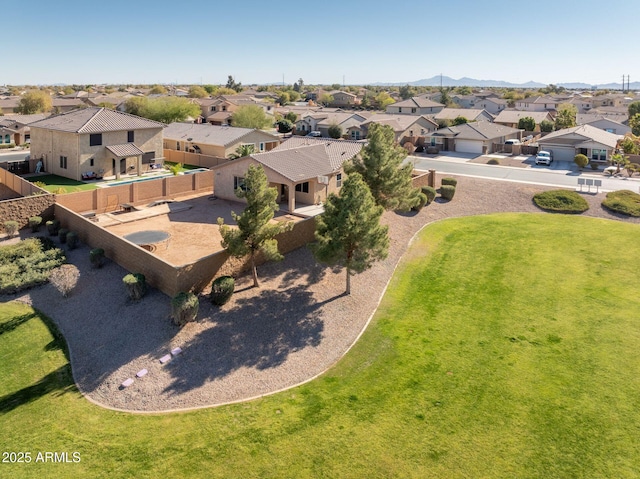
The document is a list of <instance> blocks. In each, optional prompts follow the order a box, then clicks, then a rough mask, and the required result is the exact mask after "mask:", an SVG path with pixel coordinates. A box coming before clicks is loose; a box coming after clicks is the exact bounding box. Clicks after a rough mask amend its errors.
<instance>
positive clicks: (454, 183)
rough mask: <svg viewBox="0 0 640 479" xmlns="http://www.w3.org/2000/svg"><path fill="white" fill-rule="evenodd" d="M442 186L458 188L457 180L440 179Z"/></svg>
mask: <svg viewBox="0 0 640 479" xmlns="http://www.w3.org/2000/svg"><path fill="white" fill-rule="evenodd" d="M441 184H442V186H445V185H450V186H458V180H456V179H455V178H442V182H441Z"/></svg>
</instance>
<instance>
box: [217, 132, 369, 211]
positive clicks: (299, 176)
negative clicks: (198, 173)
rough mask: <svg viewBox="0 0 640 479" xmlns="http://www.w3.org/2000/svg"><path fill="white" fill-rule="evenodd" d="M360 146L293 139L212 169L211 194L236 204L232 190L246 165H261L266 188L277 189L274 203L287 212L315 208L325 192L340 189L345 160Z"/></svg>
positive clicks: (309, 139) (239, 180)
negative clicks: (212, 188) (307, 207)
mask: <svg viewBox="0 0 640 479" xmlns="http://www.w3.org/2000/svg"><path fill="white" fill-rule="evenodd" d="M361 149H362V143H359V142H355V141H345V140H331V139H326V138H322V139H319V138H309V137H299V136H294V137H292V138H290V139H288V140H287V141H285V142H284V143H282V144H281V145H280V146H279V147H277V148H275V149H274V150H271V151H269V152H266V153H257V154H253V155H251V156H248V157H245V158H240V159H238V160H234V161H230V162H228V163H225V164H224V165H220V166H217V167H215V168H214V170H215V172H216V180H215V189H214V193H215V194H216V196H218V197H219V198H223V199H227V200H234V201H238V198H237V196H236V195H235V190H236V189H238V188H242V186H243V184H244V177H245V175H246V173H247V170H248V169H249V166H250V165H261V166H262V167H263V168H264V171H265V173H266V175H267V179H268V181H269V186H271V187H274V188H276V189H277V190H278V202H279V203H281V204H282V206H283V207H284V209H286V210H287V211H289V212H295V211H296V209H298V208H300V207H304V206H310V205H318V204H320V203H322V202H323V201H325V200H326V198H327V195H328V194H329V193H333V192H337V191H339V189H340V188H341V187H342V182H343V180H344V172H343V169H342V165H343V163H344V162H345V161H347V160H350V159H351V158H353V157H354V156H356V155H357V154H358V153H359V152H360V150H361Z"/></svg>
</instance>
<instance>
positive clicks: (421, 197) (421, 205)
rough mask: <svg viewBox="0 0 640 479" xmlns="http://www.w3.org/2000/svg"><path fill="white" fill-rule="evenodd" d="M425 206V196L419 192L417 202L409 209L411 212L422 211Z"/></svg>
mask: <svg viewBox="0 0 640 479" xmlns="http://www.w3.org/2000/svg"><path fill="white" fill-rule="evenodd" d="M426 204H427V195H425V194H424V193H422V192H420V193H418V202H417V204H415V205H414V206H413V207H411V209H412V210H413V211H420V210H422V208H424V205H426Z"/></svg>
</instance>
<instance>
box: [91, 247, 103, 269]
mask: <svg viewBox="0 0 640 479" xmlns="http://www.w3.org/2000/svg"><path fill="white" fill-rule="evenodd" d="M89 261H91V264H92V265H93V267H94V268H102V265H103V264H104V250H103V249H102V248H94V249H92V250H91V251H89Z"/></svg>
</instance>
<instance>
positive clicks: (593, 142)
mask: <svg viewBox="0 0 640 479" xmlns="http://www.w3.org/2000/svg"><path fill="white" fill-rule="evenodd" d="M621 137H622V135H616V134H613V133H609V132H607V131H605V130H601V129H599V128H596V127H594V126H591V125H580V126H575V127H573V128H564V129H562V130H558V131H554V132H552V133H549V134H548V135H546V136H544V137H542V138H540V139H539V140H538V145H539V146H540V149H543V150H548V151H551V152H553V158H554V160H556V161H573V158H574V157H575V156H576V155H577V154H579V153H580V154H583V155H586V156H587V158H589V160H590V161H595V162H603V163H604V162H605V161H607V160H609V159H610V158H611V155H612V154H613V152H614V150H615V148H616V143H617V142H618V140H619V139H620V138H621Z"/></svg>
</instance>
